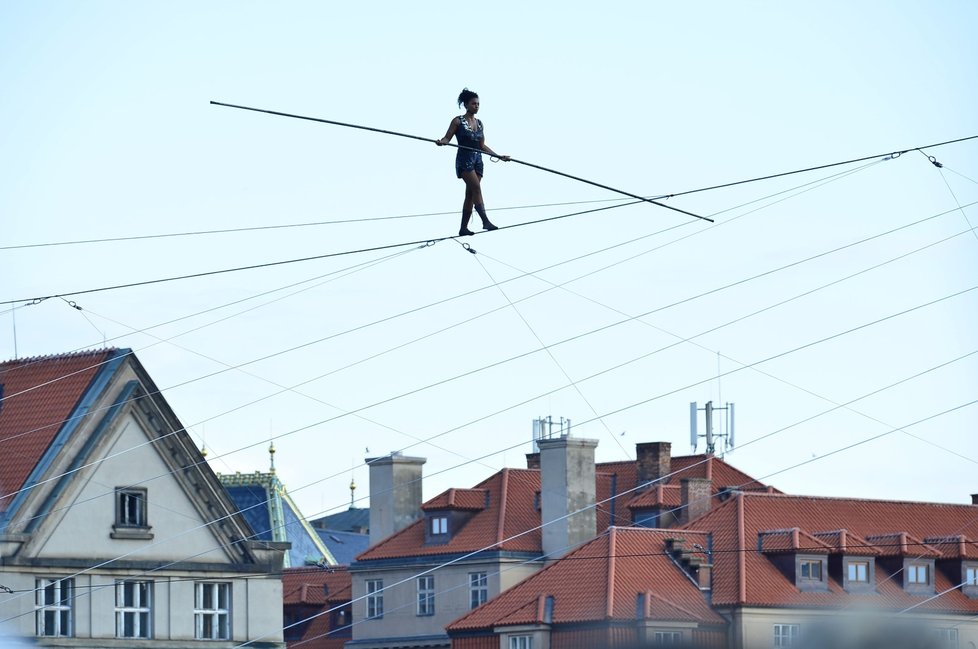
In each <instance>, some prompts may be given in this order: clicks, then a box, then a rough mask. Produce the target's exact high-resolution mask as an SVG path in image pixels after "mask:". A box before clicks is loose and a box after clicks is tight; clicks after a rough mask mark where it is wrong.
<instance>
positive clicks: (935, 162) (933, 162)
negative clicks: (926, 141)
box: [927, 155, 944, 169]
mask: <svg viewBox="0 0 978 649" xmlns="http://www.w3.org/2000/svg"><path fill="white" fill-rule="evenodd" d="M927 159H928V160H930V163H931V164H932V165H934V166H935V167H937V168H938V169H940V168H942V167H943V166H944V165H942V164H941V163H940V162H938V161H937V158H935V157H934V156H932V155H929V156H927Z"/></svg>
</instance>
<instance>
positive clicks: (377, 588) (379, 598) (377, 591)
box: [366, 579, 384, 620]
mask: <svg viewBox="0 0 978 649" xmlns="http://www.w3.org/2000/svg"><path fill="white" fill-rule="evenodd" d="M366 588H367V619H368V620H379V619H380V618H382V617H384V580H383V579H368V580H367V581H366Z"/></svg>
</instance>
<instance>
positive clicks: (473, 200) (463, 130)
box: [435, 88, 510, 236]
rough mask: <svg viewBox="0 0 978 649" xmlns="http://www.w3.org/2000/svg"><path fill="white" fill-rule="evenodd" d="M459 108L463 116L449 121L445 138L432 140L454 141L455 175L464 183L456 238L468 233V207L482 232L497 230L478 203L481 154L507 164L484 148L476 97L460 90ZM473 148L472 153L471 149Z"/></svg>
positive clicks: (480, 191) (436, 142) (439, 141)
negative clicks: (456, 143)
mask: <svg viewBox="0 0 978 649" xmlns="http://www.w3.org/2000/svg"><path fill="white" fill-rule="evenodd" d="M458 105H459V107H462V106H465V114H464V115H460V116H459V117H456V118H455V119H453V120H452V123H451V124H449V125H448V132H447V133H445V137H443V138H441V139H440V140H435V144H437V145H438V146H444V145H445V144H448V143H449V142H451V141H452V136H455V138H456V139H457V140H458V146H459V149H458V154H456V156H455V175H456V176H458V177H459V178H461V179H462V181H464V182H465V202H464V203H462V227H461V228H460V229H459V231H458V234H459V236H465V235H469V234H472V230H469V219H471V218H472V208H473V207H475V211H476V212H478V213H479V218H481V219H482V229H483V230H497V229H498V228H497V227H496V226H495V225H493V224H492V222H491V221H490V220H489V217H488V216H486V206H485V203H484V202H483V200H482V169H483V166H482V153H480V152H481V151H485V152H486V153H488V154H489V155H491V156H493V157H494V158H499V159H500V160H505V161H507V162H509V159H510V158H509V156H508V155H499V154H497V153H496V152H494V151H493V150H492V149H490V148H489V147H488V146H486V135H485V129H484V128H483V126H482V121H481V120H479V119H478V118H477V117H476V116H475V115H476V113H478V112H479V95H477V94H475V93H474V92H472V91H471V90H469V89H468V88H464V89H463V90H462V92H461V94H459V96H458ZM473 149H474V150H473Z"/></svg>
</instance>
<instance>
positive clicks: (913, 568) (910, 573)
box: [907, 563, 931, 586]
mask: <svg viewBox="0 0 978 649" xmlns="http://www.w3.org/2000/svg"><path fill="white" fill-rule="evenodd" d="M921 573H923V576H924V580H923V581H921V580H920V575H921ZM930 579H931V569H930V564H926V563H910V564H907V583H908V584H910V585H913V586H929V585H930V583H931V582H930Z"/></svg>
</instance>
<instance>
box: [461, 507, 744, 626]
mask: <svg viewBox="0 0 978 649" xmlns="http://www.w3.org/2000/svg"><path fill="white" fill-rule="evenodd" d="M681 536H682V537H684V538H685V539H686V540H687V541H689V542H690V543H698V544H700V545H703V546H704V547H705V546H706V545H707V543H708V541H707V538H706V535H705V534H699V533H696V532H682V533H681ZM675 537H677V534H676V532H675V531H671V530H652V529H644V528H620V527H612V528H609V530H608V531H607V532H606V533H604V534H602V535H600V536H598V537H597V538H595V539H594V540H592V541H590V542H588V543H586V544H584V545H582V546H581V547H579V548H577V549H576V550H574V551H572V552H570V553H569V554H568V555H567V556H565V557H564V558H563V559H560V560H558V561H555V562H554V563H551V564H550V565H549V566H547V567H546V568H544V569H543V570H541V571H540V572H538V573H536V574H534V575H532V576H530V577H528V578H527V579H525V580H523V581H522V582H520V583H519V584H517V585H516V586H513V587H512V588H510V589H509V590H507V591H505V592H503V593H502V594H500V595H499V596H498V597H496V598H494V599H493V600H491V601H489V602H487V603H486V604H483V605H482V606H480V607H479V608H477V609H475V610H473V611H471V612H470V613H468V614H467V615H465V616H463V617H461V618H459V619H457V620H455V621H454V622H452V623H451V624H450V625H448V627H447V629H448V631H450V632H451V631H471V630H479V629H483V630H486V629H491V628H493V627H495V626H506V625H518V624H537V623H544V622H546V620H545V619H544V617H545V614H546V599H547V598H548V597H553V616H552V620H551V623H552V624H563V623H575V622H597V621H604V620H635V618H636V605H637V603H638V601H639V595H642V596H644V601H645V611H644V614H645V615H646V616H647V617H650V618H654V619H658V620H675V621H681V622H696V623H701V624H711V625H713V624H718V625H722V624H725V621H724V620H723V618H721V617H720V616H719V615H718V614H717V613H716V612H714V611H713V609H711V608H710V606H709V605H708V604H707V602H706V598H705V597H704V596H703V594H702V593H701V592H700V590H699V587H698V586H696V585H695V584H694V583H693V582H692V581H691V579H690V577H689V576H687V574H686V573H685V572H683V570H682V569H680V568H679V567H678V566H677V565H676V564H675V563H674V562H673V560H672V558H671V557H670V556H669V554H668V553H667V551H666V542H667V540H668V539H671V538H675Z"/></svg>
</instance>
